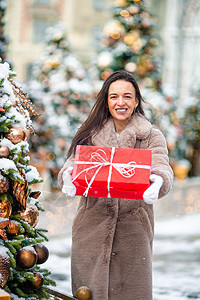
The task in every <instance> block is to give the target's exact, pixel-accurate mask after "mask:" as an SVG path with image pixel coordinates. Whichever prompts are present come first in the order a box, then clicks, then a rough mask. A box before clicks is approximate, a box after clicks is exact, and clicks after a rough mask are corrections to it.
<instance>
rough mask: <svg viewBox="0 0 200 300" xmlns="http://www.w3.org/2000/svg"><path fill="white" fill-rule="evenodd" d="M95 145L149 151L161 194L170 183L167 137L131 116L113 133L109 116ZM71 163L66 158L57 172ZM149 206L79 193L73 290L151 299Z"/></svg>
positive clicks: (97, 298) (99, 297)
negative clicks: (81, 289) (157, 176)
mask: <svg viewBox="0 0 200 300" xmlns="http://www.w3.org/2000/svg"><path fill="white" fill-rule="evenodd" d="M92 144H93V145H94V146H105V147H121V148H142V149H151V150H152V169H151V173H154V174H156V175H160V176H162V178H163V185H162V187H161V190H160V193H159V198H161V197H163V196H164V195H166V194H167V193H168V192H169V190H170V188H171V185H172V180H173V172H172V170H171V168H170V166H169V159H168V152H167V147H166V141H165V138H164V136H163V135H162V133H161V132H160V131H159V130H158V129H155V128H153V127H152V125H151V123H150V122H149V121H147V120H146V118H144V117H143V116H141V115H138V114H134V115H133V117H132V118H131V120H130V121H129V123H128V125H127V126H126V128H125V129H124V130H123V131H122V132H121V134H120V135H119V138H118V139H117V137H116V132H115V128H114V123H113V120H112V118H111V119H109V120H108V121H107V123H106V124H105V125H104V127H103V128H102V129H101V130H100V131H99V132H98V133H96V134H95V135H94V136H93V139H92ZM70 165H73V159H72V158H69V159H68V160H67V162H66V163H65V165H64V167H63V168H62V169H61V171H60V173H59V182H60V185H61V187H62V174H63V172H64V170H65V169H66V168H68V167H69V166H70ZM153 236H154V217H153V205H148V204H146V203H145V202H144V201H142V200H129V199H116V198H115V199H111V198H95V197H86V198H85V197H82V198H81V200H80V203H79V207H78V210H77V214H76V217H75V219H74V222H73V227H72V253H71V271H72V291H73V294H74V295H76V291H77V289H78V288H79V287H81V286H88V288H89V289H90V290H91V294H92V299H93V300H122V299H124V300H152V242H153Z"/></svg>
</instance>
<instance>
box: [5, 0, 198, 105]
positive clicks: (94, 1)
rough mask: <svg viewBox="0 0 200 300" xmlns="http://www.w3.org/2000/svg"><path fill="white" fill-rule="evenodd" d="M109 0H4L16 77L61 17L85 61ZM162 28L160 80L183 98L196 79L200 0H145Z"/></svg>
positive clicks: (105, 16) (24, 74) (26, 71)
mask: <svg viewBox="0 0 200 300" xmlns="http://www.w3.org/2000/svg"><path fill="white" fill-rule="evenodd" d="M112 1H113V0H87V1H83V0H18V1H15V0H8V8H7V19H6V27H5V29H6V34H7V35H8V37H9V39H10V43H9V48H8V49H9V53H8V57H9V58H10V59H11V62H12V63H13V65H14V69H15V71H16V72H17V75H18V80H20V81H24V80H26V78H27V76H28V74H29V68H30V66H31V63H33V62H34V61H35V60H36V59H37V58H38V56H40V55H41V53H42V50H43V41H44V38H45V30H46V28H47V27H48V26H49V25H51V24H53V23H54V22H55V21H56V20H59V21H61V22H63V23H64V24H66V26H67V31H68V38H69V42H70V44H71V46H72V49H74V51H75V53H76V54H77V55H78V56H79V58H81V60H82V61H83V62H88V61H89V60H90V58H91V56H92V55H94V53H95V47H96V43H97V42H96V41H97V37H98V35H99V33H100V32H101V29H102V28H103V25H104V24H105V22H106V21H107V20H108V19H109V12H108V8H109V5H110V4H111V3H112ZM149 3H150V4H151V10H152V12H153V13H154V15H155V16H156V18H157V24H158V29H159V33H160V45H159V50H160V54H161V56H162V73H163V81H164V82H165V83H167V84H170V85H171V86H172V87H174V89H175V90H176V92H177V96H178V99H179V100H180V102H182V101H185V99H187V97H188V96H189V95H190V93H191V90H192V89H194V88H195V87H194V86H195V83H197V84H199V81H200V75H199V74H200V70H199V69H200V63H199V59H198V56H199V53H200V1H196V0H151V1H150V0H149Z"/></svg>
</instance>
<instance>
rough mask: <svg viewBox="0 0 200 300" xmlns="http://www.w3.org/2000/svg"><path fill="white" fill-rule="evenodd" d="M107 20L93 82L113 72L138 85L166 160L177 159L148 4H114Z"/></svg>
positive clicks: (174, 124)
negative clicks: (120, 72)
mask: <svg viewBox="0 0 200 300" xmlns="http://www.w3.org/2000/svg"><path fill="white" fill-rule="evenodd" d="M110 11H111V14H112V16H111V19H110V20H109V21H108V22H107V23H106V25H105V26H104V29H103V37H101V40H100V42H99V49H98V56H97V58H96V59H95V60H94V64H96V66H97V70H98V71H97V73H96V78H95V80H98V79H100V80H102V79H103V80H104V79H106V78H107V77H108V76H109V75H110V74H111V73H112V72H113V71H117V70H121V69H122V70H125V71H127V72H129V73H131V74H132V75H133V76H134V78H135V79H136V81H137V82H138V84H139V86H140V89H141V91H142V95H143V98H144V99H145V100H146V104H145V111H146V114H147V116H148V118H149V119H150V121H151V122H152V123H153V124H155V125H157V126H158V127H159V128H160V129H161V131H162V132H163V133H164V135H165V137H166V139H167V143H168V149H169V154H170V157H172V158H174V157H176V156H177V153H176V144H177V140H178V138H179V134H180V130H179V127H180V124H179V120H178V117H177V115H176V101H175V100H176V93H175V92H174V91H173V90H172V88H171V87H170V86H167V85H164V84H162V81H161V63H160V60H159V58H158V57H159V56H158V54H157V53H156V50H157V45H158V44H159V37H158V34H157V30H156V26H155V16H153V15H152V14H151V12H150V3H149V1H147V0H146V1H139V0H138V1H133V0H114V1H113V5H112V7H111V9H110Z"/></svg>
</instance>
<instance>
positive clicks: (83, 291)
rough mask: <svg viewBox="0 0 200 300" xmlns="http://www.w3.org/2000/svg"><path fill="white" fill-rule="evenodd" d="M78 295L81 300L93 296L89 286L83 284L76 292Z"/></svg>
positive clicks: (87, 299) (86, 299)
mask: <svg viewBox="0 0 200 300" xmlns="http://www.w3.org/2000/svg"><path fill="white" fill-rule="evenodd" d="M76 297H77V298H78V299H79V300H89V299H90V298H91V292H90V290H89V288H88V287H87V286H81V287H80V288H79V289H78V290H77V292H76Z"/></svg>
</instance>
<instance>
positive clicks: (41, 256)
mask: <svg viewBox="0 0 200 300" xmlns="http://www.w3.org/2000/svg"><path fill="white" fill-rule="evenodd" d="M33 248H34V249H35V251H36V253H37V255H38V260H37V265H40V264H43V263H44V262H45V261H47V259H48V257H49V250H48V249H47V247H46V246H44V245H43V244H39V243H38V244H35V245H33Z"/></svg>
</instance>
